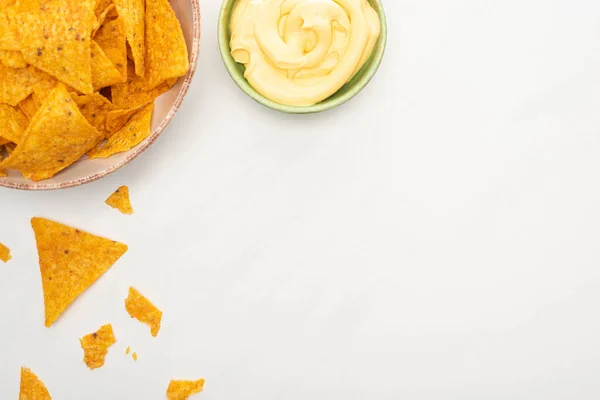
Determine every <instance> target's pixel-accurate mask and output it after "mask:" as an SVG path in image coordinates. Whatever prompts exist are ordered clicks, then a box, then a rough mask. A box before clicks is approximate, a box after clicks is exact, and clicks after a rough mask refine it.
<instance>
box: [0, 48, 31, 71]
mask: <svg viewBox="0 0 600 400" xmlns="http://www.w3.org/2000/svg"><path fill="white" fill-rule="evenodd" d="M0 64H3V65H4V66H6V67H10V68H25V67H27V61H25V59H24V58H23V54H21V52H19V51H14V50H0Z"/></svg>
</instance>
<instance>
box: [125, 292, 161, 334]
mask: <svg viewBox="0 0 600 400" xmlns="http://www.w3.org/2000/svg"><path fill="white" fill-rule="evenodd" d="M125 309H126V310H127V312H128V313H129V315H130V316H131V318H136V319H137V320H138V321H140V322H142V323H144V324H146V325H148V326H150V333H151V334H152V336H156V335H158V331H159V330H160V321H161V319H162V311H160V310H159V309H158V308H156V307H155V306H154V304H152V303H151V302H150V301H149V300H148V299H147V298H145V297H144V296H142V295H141V294H140V292H138V291H137V290H135V289H134V288H132V287H130V288H129V295H128V296H127V299H125Z"/></svg>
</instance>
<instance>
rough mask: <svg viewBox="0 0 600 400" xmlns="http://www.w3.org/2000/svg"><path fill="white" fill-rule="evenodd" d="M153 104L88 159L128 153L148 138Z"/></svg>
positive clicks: (95, 150)
mask: <svg viewBox="0 0 600 400" xmlns="http://www.w3.org/2000/svg"><path fill="white" fill-rule="evenodd" d="M153 108H154V104H148V105H147V106H146V107H144V108H142V109H141V110H140V111H138V113H137V114H135V115H134V116H133V117H132V118H131V120H129V122H127V125H125V126H124V127H123V128H121V130H119V131H118V132H117V133H115V134H114V135H112V136H111V137H110V138H108V140H107V141H106V143H104V144H101V145H99V146H98V147H96V148H95V149H93V150H92V151H90V152H88V157H89V158H92V159H93V158H107V157H110V156H112V155H113V154H117V153H121V152H124V151H128V150H130V149H132V148H133V147H135V146H137V145H138V144H140V143H141V142H142V140H144V139H146V138H147V137H148V136H150V133H151V130H150V123H151V121H152V109H153ZM0 166H1V164H0Z"/></svg>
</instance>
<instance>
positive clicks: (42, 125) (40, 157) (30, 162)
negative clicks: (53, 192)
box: [0, 85, 102, 181]
mask: <svg viewBox="0 0 600 400" xmlns="http://www.w3.org/2000/svg"><path fill="white" fill-rule="evenodd" d="M101 138H102V134H101V133H100V132H98V130H97V129H96V128H94V127H93V126H92V125H90V124H89V122H88V121H87V120H86V119H85V117H84V116H83V115H82V114H81V112H80V111H79V108H78V107H77V105H76V104H75V102H74V101H73V100H72V99H71V95H70V94H69V93H68V92H67V90H66V89H65V87H64V86H62V85H59V86H58V87H57V88H56V89H54V90H53V91H52V92H51V93H50V95H49V96H48V98H47V99H46V101H45V102H44V104H43V105H42V107H41V109H40V110H39V111H38V113H37V114H36V115H35V118H34V119H33V120H32V121H30V123H29V125H28V127H27V130H26V131H25V133H24V134H23V136H22V138H21V140H20V142H19V145H18V146H17V148H16V150H15V151H14V153H13V154H11V156H10V157H8V158H7V159H6V160H4V161H2V162H1V163H0V168H6V169H18V170H20V171H21V173H23V175H25V176H27V177H31V179H33V180H34V181H39V180H42V179H47V178H50V177H52V176H54V175H56V174H57V173H58V172H60V171H62V170H63V169H64V168H66V167H68V166H69V165H71V164H72V163H74V162H75V161H77V160H78V159H79V158H80V157H81V156H82V155H83V154H85V152H86V151H88V150H89V149H91V148H92V147H94V146H95V145H96V144H97V143H98V141H99V140H100V139H101Z"/></svg>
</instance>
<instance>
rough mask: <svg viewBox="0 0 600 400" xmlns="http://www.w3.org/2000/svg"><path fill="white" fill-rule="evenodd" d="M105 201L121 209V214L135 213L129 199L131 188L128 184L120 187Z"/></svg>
mask: <svg viewBox="0 0 600 400" xmlns="http://www.w3.org/2000/svg"><path fill="white" fill-rule="evenodd" d="M105 203H106V204H108V205H109V206H111V207H112V208H116V209H117V210H119V211H121V214H128V215H131V214H133V208H132V207H131V201H130V200H129V188H128V187H127V186H121V187H119V188H118V189H117V190H116V191H115V192H114V193H113V194H111V195H110V196H109V197H108V198H107V199H106V201H105Z"/></svg>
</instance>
